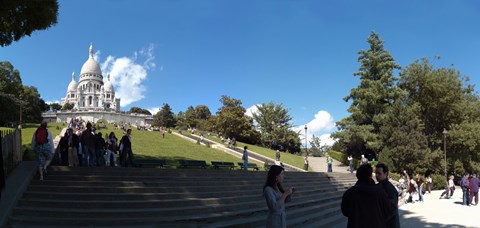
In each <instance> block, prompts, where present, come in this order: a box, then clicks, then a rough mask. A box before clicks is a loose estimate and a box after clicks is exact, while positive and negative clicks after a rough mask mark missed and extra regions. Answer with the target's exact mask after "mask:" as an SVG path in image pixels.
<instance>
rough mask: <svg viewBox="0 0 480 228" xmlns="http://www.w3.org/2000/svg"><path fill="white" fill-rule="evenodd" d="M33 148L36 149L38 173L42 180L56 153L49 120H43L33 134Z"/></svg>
mask: <svg viewBox="0 0 480 228" xmlns="http://www.w3.org/2000/svg"><path fill="white" fill-rule="evenodd" d="M32 150H33V151H35V155H36V157H37V163H38V174H39V175H40V180H43V173H44V172H45V173H46V172H47V167H48V165H49V164H50V162H51V161H52V158H53V154H54V145H53V138H52V133H51V132H50V131H48V130H47V121H45V120H44V121H42V123H41V124H40V127H39V128H37V130H36V131H35V133H33V136H32Z"/></svg>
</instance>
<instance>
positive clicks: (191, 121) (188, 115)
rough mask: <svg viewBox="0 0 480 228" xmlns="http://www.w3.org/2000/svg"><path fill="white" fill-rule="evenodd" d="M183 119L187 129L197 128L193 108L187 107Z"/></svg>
mask: <svg viewBox="0 0 480 228" xmlns="http://www.w3.org/2000/svg"><path fill="white" fill-rule="evenodd" d="M185 118H186V119H187V124H188V126H189V127H197V113H196V112H195V109H194V108H193V106H189V107H188V108H187V111H186V112H185Z"/></svg>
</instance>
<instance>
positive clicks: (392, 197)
mask: <svg viewBox="0 0 480 228" xmlns="http://www.w3.org/2000/svg"><path fill="white" fill-rule="evenodd" d="M375 177H376V178H377V181H378V185H379V186H381V187H382V189H383V190H384V191H385V193H387V197H388V200H389V201H390V206H391V208H392V214H391V215H390V216H389V217H388V218H387V227H395V228H398V227H400V218H399V216H398V191H397V189H396V188H395V187H394V186H393V184H392V183H390V181H388V166H386V165H385V164H382V163H379V164H378V165H377V166H376V170H375Z"/></svg>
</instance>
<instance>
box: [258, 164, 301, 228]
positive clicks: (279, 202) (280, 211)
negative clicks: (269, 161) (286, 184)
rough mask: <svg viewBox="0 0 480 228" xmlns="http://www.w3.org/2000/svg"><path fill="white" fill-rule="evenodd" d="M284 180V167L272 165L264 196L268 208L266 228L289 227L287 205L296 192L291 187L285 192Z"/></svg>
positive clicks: (264, 188)
mask: <svg viewBox="0 0 480 228" xmlns="http://www.w3.org/2000/svg"><path fill="white" fill-rule="evenodd" d="M283 178H284V169H283V167H281V166H277V165H272V166H271V167H270V170H268V176H267V180H266V182H265V185H264V186H263V196H264V197H265V200H266V201H267V206H268V217H267V226H266V227H272V228H278V227H287V222H286V215H285V203H287V202H288V201H290V199H291V195H292V194H293V193H294V192H295V188H294V187H290V188H288V189H287V190H286V191H285V190H283V187H282V182H283Z"/></svg>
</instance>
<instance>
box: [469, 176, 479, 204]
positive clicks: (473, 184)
mask: <svg viewBox="0 0 480 228" xmlns="http://www.w3.org/2000/svg"><path fill="white" fill-rule="evenodd" d="M478 184H479V183H478V178H477V175H476V174H472V179H470V199H469V202H470V205H475V206H477V205H478ZM474 197H475V204H472V203H473V198H474Z"/></svg>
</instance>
